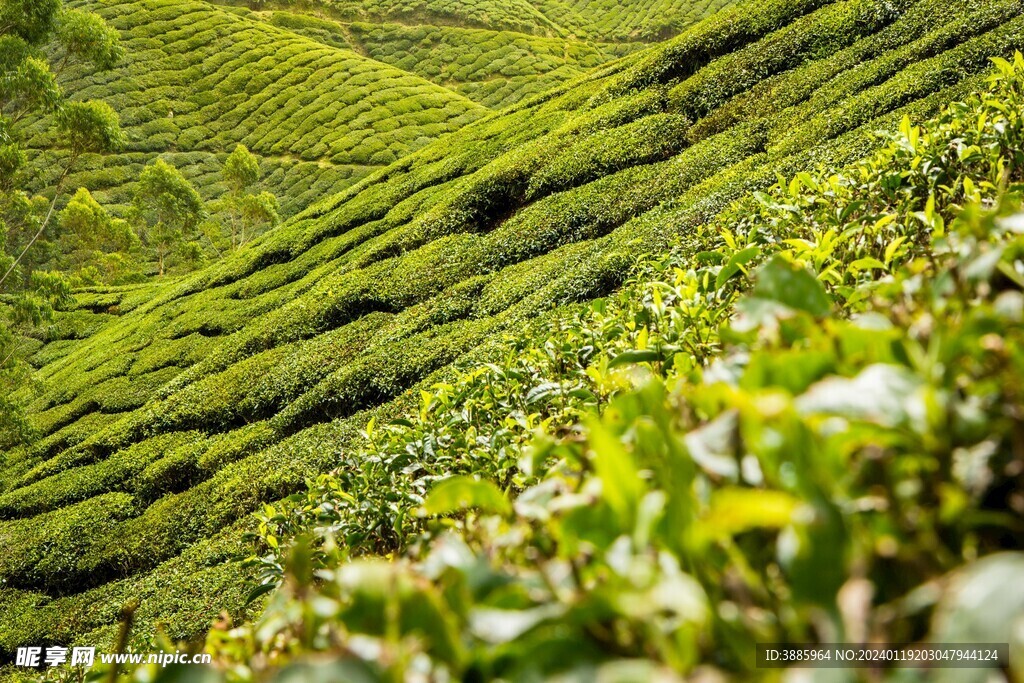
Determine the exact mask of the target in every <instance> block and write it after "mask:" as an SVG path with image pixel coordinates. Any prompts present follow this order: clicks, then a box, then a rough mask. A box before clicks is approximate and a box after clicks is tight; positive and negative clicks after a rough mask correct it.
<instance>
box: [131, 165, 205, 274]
mask: <svg viewBox="0 0 1024 683" xmlns="http://www.w3.org/2000/svg"><path fill="white" fill-rule="evenodd" d="M135 209H136V211H137V212H138V215H139V217H140V219H141V220H142V221H143V238H144V239H145V241H146V244H147V246H149V247H150V248H151V249H153V251H154V252H155V253H156V258H157V264H158V268H159V275H160V276H163V274H164V263H165V260H166V259H167V257H168V256H169V255H171V254H173V253H175V252H176V251H180V250H183V249H184V248H186V247H187V246H188V244H189V242H190V241H191V240H192V239H193V238H194V237H195V236H196V233H195V230H196V227H197V226H198V225H199V221H200V219H201V218H202V217H203V215H204V213H205V212H206V209H205V208H204V207H203V200H202V199H201V198H200V197H199V193H198V192H196V189H195V188H194V187H192V184H191V183H189V182H188V181H187V180H186V179H185V177H184V176H182V175H181V172H180V171H178V169H176V168H174V167H173V166H171V165H170V164H168V163H167V162H165V161H163V160H162V159H158V160H157V161H156V162H155V163H154V164H152V165H150V166H147V167H146V168H145V169H143V171H142V175H141V176H140V177H139V186H138V189H137V190H136V192H135Z"/></svg>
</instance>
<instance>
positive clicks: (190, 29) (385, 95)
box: [32, 0, 486, 215]
mask: <svg viewBox="0 0 1024 683" xmlns="http://www.w3.org/2000/svg"><path fill="white" fill-rule="evenodd" d="M81 6H82V7H85V8H87V9H90V10H94V11H95V12H97V13H98V14H99V15H100V16H102V17H103V18H104V19H106V20H107V21H108V22H109V23H110V24H111V25H112V26H113V27H115V28H116V29H117V30H118V31H119V32H120V34H121V39H122V41H123V44H124V47H125V50H126V53H127V56H126V58H125V60H124V62H123V63H122V64H121V65H120V66H119V67H118V68H115V69H112V70H110V71H108V72H105V73H103V74H100V75H92V74H87V73H86V72H85V71H83V70H79V71H74V70H71V69H69V71H68V73H67V74H65V75H64V76H63V78H62V80H63V81H64V87H65V89H66V90H67V91H68V92H71V93H74V94H75V97H82V98H93V99H97V100H102V101H106V102H107V103H109V104H110V105H111V106H112V107H114V109H115V110H116V111H118V113H119V114H120V116H121V123H122V125H123V127H124V128H125V132H126V136H127V138H128V142H127V144H126V146H125V148H124V149H123V150H121V151H120V152H119V153H117V154H114V155H109V156H106V157H98V156H93V157H92V158H88V159H86V160H84V162H83V163H82V164H81V165H80V166H79V168H78V169H77V172H76V173H74V174H73V175H72V176H71V177H70V179H69V184H70V186H71V187H78V186H84V187H89V188H90V189H92V190H93V191H94V194H95V196H96V197H97V200H98V201H100V202H101V203H103V204H106V205H108V206H111V207H114V208H116V207H117V206H119V205H123V204H125V203H127V201H128V200H129V196H130V192H131V188H132V187H133V184H134V181H135V180H136V179H137V178H138V175H139V172H140V171H141V169H142V167H143V166H144V165H145V164H146V163H148V162H149V161H151V160H152V159H154V158H155V157H157V156H161V155H162V156H163V157H164V158H166V159H167V160H169V161H171V162H172V163H174V164H175V165H176V166H178V167H180V168H181V169H182V170H183V172H185V174H186V176H187V177H189V179H190V180H192V181H193V183H194V184H195V185H196V186H197V187H198V188H199V189H200V190H201V191H202V192H203V193H204V194H205V195H206V196H207V197H212V196H216V195H218V194H219V193H220V191H222V189H223V188H221V186H220V184H219V181H220V178H219V171H220V165H221V164H222V163H223V160H224V158H225V157H226V156H227V154H228V153H230V152H231V151H232V149H233V148H234V146H235V145H236V144H237V143H243V144H245V145H247V146H248V147H249V148H250V149H251V150H252V151H253V152H254V153H255V154H257V155H258V156H259V157H261V160H262V165H263V173H264V177H265V185H266V187H267V189H269V190H271V191H273V192H274V194H275V195H277V196H278V197H279V198H280V199H281V202H282V209H283V213H284V214H285V215H291V214H293V213H295V212H297V211H298V210H301V209H302V208H304V207H305V206H306V205H308V204H309V203H310V201H312V199H313V198H315V197H320V196H323V195H324V194H329V193H332V192H336V191H339V190H340V189H343V188H344V187H346V186H348V185H350V184H352V183H354V182H356V181H357V180H359V179H360V178H362V177H365V176H366V175H367V174H369V173H370V172H372V171H373V170H375V169H377V168H380V167H383V166H386V165H388V164H390V163H392V162H393V161H395V160H396V159H398V158H399V157H401V156H404V155H405V154H407V153H409V152H411V151H414V150H416V149H419V148H420V147H423V146H424V145H426V144H428V143H429V142H430V141H432V140H434V139H436V138H438V137H440V136H442V135H444V134H445V133H448V132H450V131H452V130H455V129H457V128H459V127H461V126H462V125H464V124H465V123H468V122H470V121H473V120H476V119H479V118H480V117H481V116H483V115H485V114H486V110H484V109H483V108H482V107H480V106H478V105H476V104H474V103H472V102H471V101H469V100H468V99H466V98H464V97H461V96H459V95H458V94H456V93H453V92H451V91H449V90H447V89H445V88H441V87H438V86H436V85H434V84H432V83H429V82H428V81H425V80H423V79H420V78H417V77H416V76H414V75H411V74H409V73H407V72H404V71H401V70H398V69H394V68H391V67H388V66H386V65H384V64H382V63H379V62H376V61H373V60H372V59H368V58H366V57H364V56H362V55H359V54H356V53H354V52H352V51H350V50H344V49H338V48H336V47H330V46H327V45H324V44H322V43H318V42H315V41H312V40H309V39H307V38H304V37H302V36H299V35H296V34H294V33H292V32H289V31H287V30H283V29H280V28H277V27H275V26H272V25H270V24H268V23H266V22H263V21H257V20H254V19H252V18H250V17H247V16H245V14H246V13H244V12H236V11H231V10H228V9H225V8H222V7H218V6H215V5H212V4H209V3H206V2H201V1H196V0H186V1H184V2H179V1H173V0H138V1H133V0H96V1H94V2H93V1H90V2H85V3H81ZM32 143H33V146H34V147H35V148H36V149H38V150H45V149H46V148H47V146H48V145H47V140H46V138H45V137H43V136H37V137H36V139H35V140H33V141H32ZM37 164H38V165H39V166H42V167H48V166H53V165H52V164H47V163H46V156H45V155H44V156H43V158H42V159H37ZM51 181H52V179H51V178H49V177H48V176H47V175H45V174H44V175H43V176H42V177H41V178H40V179H39V188H40V189H42V188H45V187H49V186H50V184H51Z"/></svg>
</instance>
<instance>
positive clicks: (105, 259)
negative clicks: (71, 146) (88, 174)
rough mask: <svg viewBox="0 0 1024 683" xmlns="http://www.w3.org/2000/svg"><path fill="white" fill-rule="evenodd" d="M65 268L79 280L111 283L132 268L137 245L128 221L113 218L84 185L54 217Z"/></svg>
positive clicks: (136, 238) (88, 282)
mask: <svg viewBox="0 0 1024 683" xmlns="http://www.w3.org/2000/svg"><path fill="white" fill-rule="evenodd" d="M58 224H59V225H60V232H61V241H62V243H63V244H64V246H65V251H66V253H67V266H68V270H69V271H70V272H71V273H73V274H74V275H75V276H76V277H77V278H78V280H80V281H81V282H82V283H87V284H96V283H99V282H103V283H113V282H116V281H118V280H119V279H120V278H122V277H124V276H125V275H126V274H127V273H128V272H129V271H130V270H132V269H133V268H132V265H133V260H132V257H131V254H132V253H133V252H135V251H137V250H138V248H139V247H140V246H141V242H140V240H139V237H138V235H136V234H135V231H134V230H133V229H132V226H131V225H130V224H129V223H128V221H125V220H122V219H119V218H113V217H112V216H111V215H110V214H109V213H107V210H106V209H104V208H103V207H102V206H100V205H99V203H98V202H97V201H96V200H95V199H94V198H93V196H92V194H91V193H90V192H89V190H87V189H86V188H84V187H81V188H79V189H78V191H77V192H76V193H75V196H74V197H72V198H71V200H70V201H69V202H68V204H67V206H66V207H64V210H63V211H61V212H60V215H59V216H58Z"/></svg>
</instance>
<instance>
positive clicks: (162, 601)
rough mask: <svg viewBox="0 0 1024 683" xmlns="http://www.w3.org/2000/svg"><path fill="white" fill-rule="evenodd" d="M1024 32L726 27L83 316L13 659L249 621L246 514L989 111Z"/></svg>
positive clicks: (18, 481)
mask: <svg viewBox="0 0 1024 683" xmlns="http://www.w3.org/2000/svg"><path fill="white" fill-rule="evenodd" d="M1022 15H1024V2H1022V0H967V1H966V2H962V3H957V4H955V5H954V4H952V3H949V2H947V1H946V0H836V1H831V2H830V1H829V0H770V1H768V2H758V3H752V4H751V5H750V6H749V7H746V8H738V9H735V10H726V11H724V12H722V13H720V14H717V15H715V16H713V17H712V18H710V19H709V20H706V21H704V22H702V23H701V24H699V25H697V26H695V27H694V28H692V29H690V30H687V31H686V32H684V33H683V34H681V35H680V36H679V37H677V38H675V39H673V40H671V41H669V42H667V43H665V44H664V45H659V46H656V47H654V48H651V49H649V50H647V51H644V52H642V53H640V54H638V55H634V56H632V57H630V58H628V59H625V60H622V61H619V62H616V63H614V64H612V65H610V66H608V67H606V68H605V69H603V70H601V71H598V72H595V73H593V74H592V75H590V76H589V77H587V78H586V79H585V80H584V81H581V82H577V83H575V84H573V85H572V87H564V88H562V89H560V90H558V91H555V92H553V93H551V94H550V95H549V96H546V97H542V98H537V99H534V100H531V101H529V102H528V103H525V104H523V105H520V106H518V107H513V108H512V109H510V110H508V111H506V112H504V113H502V114H501V115H499V116H495V117H492V118H487V119H484V120H481V121H478V122H476V123H473V124H470V125H468V126H466V127H464V128H463V129H461V130H460V131H459V132H458V133H457V134H455V135H452V136H449V137H447V138H445V139H444V140H441V141H438V142H436V143H433V144H429V145H426V146H425V147H424V148H422V149H420V150H419V151H417V152H414V153H412V154H410V155H408V156H405V157H403V158H402V159H401V160H399V161H398V162H397V163H395V164H392V165H390V166H388V167H387V168H384V169H381V170H379V171H376V172H374V173H373V174H372V175H370V176H368V177H366V178H365V179H364V180H363V182H361V183H359V184H358V185H355V186H352V187H350V188H348V189H347V190H345V191H343V192H341V193H339V194H336V195H333V196H331V197H326V198H324V199H323V200H322V201H319V202H317V203H315V204H314V205H312V206H311V207H310V208H308V209H307V210H305V211H303V212H302V213H301V214H299V215H298V216H296V217H294V218H293V219H292V220H290V221H288V222H287V223H286V224H285V225H283V226H281V227H280V228H278V229H276V230H274V231H272V232H271V233H269V234H267V235H265V236H264V237H263V238H261V239H260V240H259V241H258V242H257V243H255V244H254V245H253V247H252V248H250V249H248V250H245V251H242V252H239V253H237V254H234V255H232V256H230V257H229V258H227V259H226V260H225V261H223V262H221V263H218V264H217V265H215V266H213V267H211V268H209V269H207V270H204V271H202V272H199V273H196V274H194V275H192V276H190V277H188V278H186V279H182V280H177V281H173V282H168V283H166V284H161V285H151V286H148V287H145V288H137V289H121V290H117V289H114V290H104V291H94V292H90V293H84V294H80V295H79V297H78V300H79V308H78V310H76V311H74V312H72V313H71V314H69V315H68V316H66V318H65V319H64V321H63V323H62V325H61V326H60V329H58V330H57V331H56V332H55V334H54V338H53V339H52V340H50V341H49V343H47V344H45V345H44V346H42V347H41V348H40V349H39V351H38V352H37V354H36V356H35V360H36V362H37V363H38V364H39V365H40V366H41V377H42V379H43V381H44V388H43V390H42V391H41V393H40V394H39V395H38V396H37V397H35V399H34V402H33V404H32V420H33V422H34V424H35V426H36V427H37V429H38V430H39V431H40V432H41V433H42V434H43V438H42V439H41V440H40V441H39V442H37V443H36V444H34V445H32V446H30V447H26V448H22V449H19V450H14V451H11V452H8V453H5V454H4V456H3V465H2V467H0V491H2V493H0V520H2V521H0V547H2V548H4V550H5V552H4V553H3V554H2V555H0V586H2V588H0V653H2V654H3V655H4V656H7V655H10V654H11V653H12V652H13V650H14V648H16V647H17V646H19V645H29V644H31V645H40V644H47V643H65V644H67V643H71V642H74V641H76V640H78V641H81V642H87V643H98V642H102V641H104V640H106V639H109V638H111V637H113V635H114V632H115V631H116V622H117V619H118V612H119V606H120V605H121V604H123V603H124V602H126V601H128V600H130V599H134V600H138V601H139V603H138V604H139V607H138V610H137V612H136V619H137V623H138V624H139V626H138V628H137V631H136V633H137V637H138V638H143V637H144V634H145V633H146V632H148V631H149V630H150V629H151V628H152V627H153V625H154V624H155V623H157V622H162V623H164V624H165V625H166V630H167V633H168V634H170V635H171V636H172V637H189V636H193V635H195V634H197V633H199V632H201V631H203V629H205V628H206V626H207V625H208V624H209V622H210V621H211V620H212V619H214V618H215V617H216V616H217V614H218V613H219V612H220V611H221V610H228V611H229V612H231V613H233V614H235V615H238V614H240V613H244V611H245V610H244V608H243V606H242V604H243V600H244V596H245V594H246V593H247V591H248V586H246V585H244V583H243V581H242V580H241V578H242V574H243V572H242V571H241V570H240V568H239V566H238V565H237V564H236V563H234V562H232V560H233V559H234V558H236V557H238V556H240V555H242V554H244V553H245V549H244V544H243V542H242V541H241V540H240V534H241V532H242V531H244V530H245V529H246V528H248V527H250V526H251V524H252V522H251V521H249V520H250V517H249V513H250V512H251V511H253V510H254V509H256V508H257V507H258V506H260V504H261V503H263V502H265V501H271V500H274V499H276V498H279V497H281V496H284V495H286V494H288V493H290V492H292V491H295V490H297V489H299V488H300V487H302V485H303V481H304V479H306V478H307V477H310V476H312V475H313V474H315V473H317V472H322V471H325V470H328V469H331V468H333V467H335V466H336V465H337V464H338V463H340V462H343V461H344V459H345V458H346V457H348V455H349V454H350V451H352V450H355V449H354V448H353V449H350V447H349V445H350V443H352V440H353V439H354V438H355V437H356V436H357V435H358V433H359V430H361V429H362V428H364V426H365V425H366V423H367V420H368V419H369V418H370V417H371V416H372V417H375V418H377V422H378V423H382V422H384V421H387V420H388V419H390V418H391V417H394V416H396V415H397V414H398V413H399V412H400V411H401V410H402V409H403V408H405V407H408V406H409V405H411V404H413V403H414V402H415V396H414V390H415V389H416V387H417V385H418V384H419V383H421V382H424V381H426V382H430V381H432V379H431V378H437V377H439V376H444V375H445V373H447V372H448V371H449V370H448V369H449V368H450V367H451V365H452V363H453V362H454V361H456V360H458V359H459V358H463V357H466V356H467V354H473V353H476V352H478V350H479V349H481V348H483V347H485V346H486V345H487V344H488V343H489V341H490V340H493V339H495V338H497V337H498V336H500V335H501V334H503V333H504V332H507V331H509V330H514V329H518V328H519V327H521V326H522V324H523V322H524V321H525V320H528V319H530V318H533V317H536V316H538V315H541V314H543V313H544V312H545V311H547V310H549V309H550V308H551V307H552V306H555V305H558V304H559V303H563V302H567V301H576V300H585V299H589V298H593V297H596V296H599V295H601V294H603V293H606V292H608V291H610V290H611V289H613V288H614V287H615V286H616V285H617V284H619V283H620V282H621V280H622V278H623V277H624V274H625V272H626V271H627V270H628V268H629V265H630V263H631V262H632V258H633V256H634V255H635V254H637V253H640V252H644V251H656V250H659V249H662V248H663V247H664V246H665V245H666V244H667V243H668V242H669V241H670V240H675V239H677V240H681V241H683V243H684V244H689V245H691V246H692V247H693V248H694V249H695V250H696V249H697V248H699V244H697V243H696V242H697V240H696V239H695V237H696V236H697V235H698V232H697V229H698V228H699V226H701V225H702V224H704V223H705V222H706V221H708V220H709V219H710V218H712V217H713V216H715V215H716V214H717V213H718V212H720V211H721V210H722V209H723V208H724V207H726V206H727V205H728V204H729V203H730V202H731V201H732V200H733V199H734V198H736V197H737V196H739V195H741V194H743V193H745V192H748V191H750V190H753V189H759V188H764V187H767V186H769V185H771V184H772V183H774V182H775V181H776V177H777V174H778V173H783V174H787V175H790V176H791V175H792V174H794V173H795V172H797V171H802V170H806V169H808V168H814V167H815V166H816V165H817V164H819V163H822V162H829V163H832V164H842V163H844V162H846V161H850V160H852V159H854V158H859V157H860V156H861V155H863V154H864V153H865V152H866V151H867V150H869V149H870V148H872V147H873V146H874V145H876V144H877V141H876V140H875V139H873V138H872V137H871V136H870V133H871V132H872V131H874V130H876V129H878V128H881V127H894V126H895V125H896V124H897V123H898V122H899V120H900V119H901V118H902V117H904V116H905V115H910V116H911V117H913V118H921V117H924V116H926V115H928V114H930V113H932V112H934V111H935V110H936V109H937V107H938V106H939V105H940V104H941V103H944V102H948V101H950V100H953V99H955V98H957V97H958V96H959V95H961V94H963V93H964V92H965V91H966V90H968V89H970V88H973V87H976V86H977V85H978V83H979V80H980V78H981V77H980V76H979V74H981V73H982V72H983V71H984V70H985V69H986V68H987V67H988V65H989V61H988V59H989V57H991V56H993V55H1009V54H1012V52H1013V50H1014V49H1015V48H1017V47H1019V46H1020V45H1022V44H1024V16H1022ZM200 111H203V110H202V109H200ZM175 119H177V113H176V115H175ZM219 133H220V134H223V135H230V133H228V132H226V131H219ZM323 134H324V133H323V132H321V135H323ZM76 337H77V338H79V339H77V340H75V339H74V338H76Z"/></svg>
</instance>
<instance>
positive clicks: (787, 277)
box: [754, 256, 832, 318]
mask: <svg viewBox="0 0 1024 683" xmlns="http://www.w3.org/2000/svg"><path fill="white" fill-rule="evenodd" d="M754 297H756V298H758V299H767V300H769V301H776V302H778V303H780V304H783V305H784V306H787V307H789V308H792V309H795V310H798V311H806V312H807V313H810V314H811V315H814V316H817V317H819V318H821V317H825V316H827V315H828V314H829V311H830V310H831V307H832V306H831V302H830V301H829V298H828V294H827V293H826V292H825V287H824V285H822V284H821V283H820V282H819V281H818V279H817V278H816V277H814V275H813V274H812V273H811V272H810V271H809V270H807V269H806V268H800V267H799V266H796V265H793V264H792V263H790V262H789V261H787V260H786V259H784V258H782V257H781V256H776V257H774V258H772V259H771V260H770V261H768V263H766V264H764V265H763V266H761V268H760V270H758V271H757V283H756V284H755V285H754Z"/></svg>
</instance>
